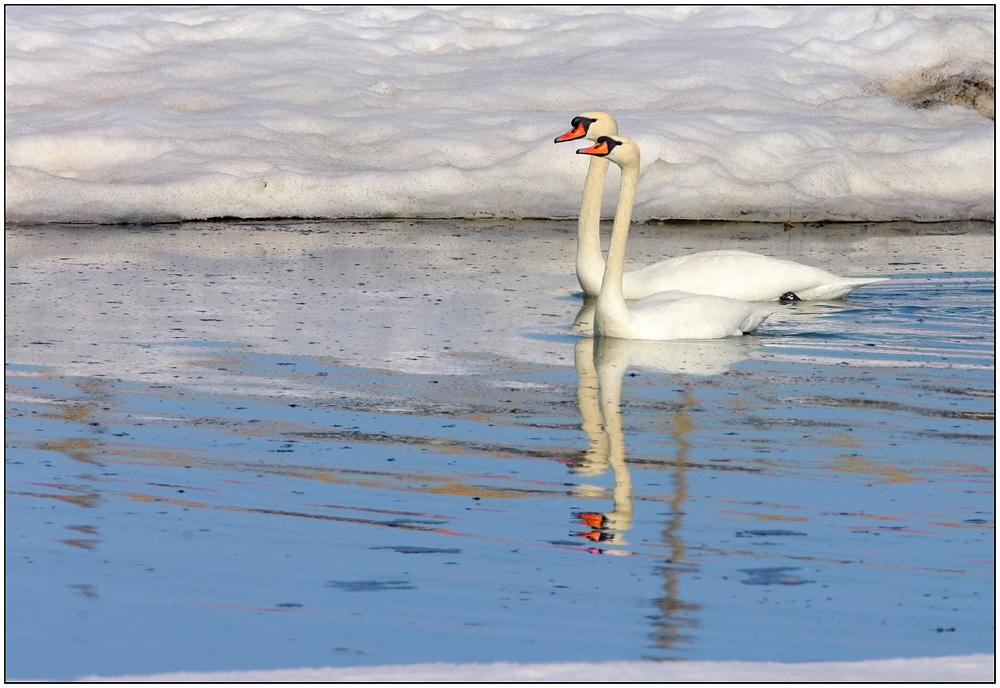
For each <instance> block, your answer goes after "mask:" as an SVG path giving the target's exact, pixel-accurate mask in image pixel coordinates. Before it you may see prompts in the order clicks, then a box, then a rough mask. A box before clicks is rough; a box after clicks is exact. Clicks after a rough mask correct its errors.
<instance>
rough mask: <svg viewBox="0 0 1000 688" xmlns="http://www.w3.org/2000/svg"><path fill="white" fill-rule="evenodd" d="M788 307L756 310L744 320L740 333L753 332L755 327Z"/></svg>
mask: <svg viewBox="0 0 1000 688" xmlns="http://www.w3.org/2000/svg"><path fill="white" fill-rule="evenodd" d="M786 308H789V306H775V307H770V308H758V309H757V310H755V311H754V312H753V313H751V314H750V315H749V316H748V317H747V319H746V320H744V321H743V323H742V324H741V325H740V332H741V333H743V332H753V331H754V330H756V329H757V326H758V325H760V324H761V323H762V322H764V321H765V320H767V319H768V318H770V317H771V316H772V315H774V314H775V313H778V312H779V311H783V310H785V309H786Z"/></svg>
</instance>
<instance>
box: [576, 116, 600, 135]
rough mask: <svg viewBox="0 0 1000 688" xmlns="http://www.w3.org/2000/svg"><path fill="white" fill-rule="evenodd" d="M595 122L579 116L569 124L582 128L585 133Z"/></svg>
mask: <svg viewBox="0 0 1000 688" xmlns="http://www.w3.org/2000/svg"><path fill="white" fill-rule="evenodd" d="M596 121H597V120H596V119H591V118H589V117H584V116H583V115H580V116H578V117H574V118H573V119H572V121H570V124H572V125H573V126H574V127H583V130H584V131H585V132H586V131H587V130H588V129H590V125H591V124H593V123H594V122H596Z"/></svg>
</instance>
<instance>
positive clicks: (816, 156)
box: [5, 6, 994, 221]
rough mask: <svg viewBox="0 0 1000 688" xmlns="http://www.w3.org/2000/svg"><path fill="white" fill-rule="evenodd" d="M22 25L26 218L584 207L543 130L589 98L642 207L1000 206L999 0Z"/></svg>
mask: <svg viewBox="0 0 1000 688" xmlns="http://www.w3.org/2000/svg"><path fill="white" fill-rule="evenodd" d="M5 23H6V41H5V43H6V91H5V93H6V114H7V119H6V150H5V155H6V165H5V182H6V213H7V219H8V220H16V221H59V220H64V221H151V220H169V219H199V218H209V217H226V216H233V217H244V218H261V217H372V216H379V217H387V216H388V217H392V216H397V217H401V216H407V217H463V218H475V217H552V218H559V217H574V216H575V213H576V208H577V203H578V197H579V190H580V188H581V185H582V178H583V175H584V170H585V169H586V165H587V162H588V161H587V160H585V159H583V156H577V155H575V154H574V148H575V146H574V145H573V144H563V145H560V146H554V145H553V143H552V138H553V137H554V136H555V135H557V134H559V133H562V131H565V129H566V128H567V127H568V124H569V120H570V118H571V117H572V116H573V115H575V114H577V113H579V112H581V111H584V110H593V109H602V110H607V111H610V112H613V113H614V114H615V115H616V116H617V118H618V120H619V124H620V126H621V131H622V133H623V134H626V135H628V136H631V137H632V138H634V139H635V140H636V141H637V142H638V143H639V144H640V146H641V147H642V150H643V174H642V179H641V182H640V192H639V197H638V199H637V200H638V202H637V206H636V212H635V215H634V217H635V219H637V220H639V221H642V220H646V219H649V218H662V219H667V218H680V219H707V218H715V219H758V220H786V219H791V220H818V219H836V220H852V219H853V220H857V219H863V220H889V219H916V220H944V219H992V218H993V212H994V211H993V197H994V182H993V165H994V123H993V121H992V117H993V94H994V86H993V83H994V82H993V71H994V49H993V45H994V29H993V25H994V9H993V7H992V6H981V7H973V8H960V7H916V8H889V7H793V8H779V7H757V8H741V7H697V8H677V7H632V8H617V7H616V8H607V7H594V6H591V7H580V6H567V7H544V8H543V7H513V8H512V7H500V8H490V7H456V8H449V9H432V8H427V7H416V6H403V7H362V6H340V7H328V8H293V7H242V8H224V7H48V8H43V7H25V6H22V7H8V8H7V9H6V11H5ZM614 176H615V174H614V173H613V175H612V178H614ZM609 186H613V184H609ZM605 212H606V213H607V214H609V215H610V214H611V213H612V212H613V194H612V192H611V191H609V194H608V197H607V205H606V206H605Z"/></svg>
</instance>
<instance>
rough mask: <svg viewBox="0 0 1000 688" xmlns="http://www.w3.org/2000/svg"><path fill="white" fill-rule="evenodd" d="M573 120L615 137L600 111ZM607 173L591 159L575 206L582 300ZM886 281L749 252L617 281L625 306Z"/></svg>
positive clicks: (819, 296) (589, 290) (600, 267)
mask: <svg viewBox="0 0 1000 688" xmlns="http://www.w3.org/2000/svg"><path fill="white" fill-rule="evenodd" d="M579 117H581V118H585V119H586V120H592V121H591V122H590V124H589V126H587V127H585V128H584V130H583V131H584V135H585V136H586V138H588V139H590V140H592V141H597V139H599V138H600V137H601V136H614V135H616V134H617V133H618V123H617V121H615V118H614V117H612V116H611V115H609V114H608V113H606V112H596V111H595V112H584V113H582V114H581V115H579ZM574 121H576V120H574ZM564 136H565V135H564ZM560 138H563V137H560ZM563 140H569V139H563ZM607 173H608V166H607V162H606V161H605V160H604V159H602V158H599V157H594V158H592V159H591V161H590V167H589V169H588V170H587V179H586V182H585V183H584V187H583V199H582V201H581V204H580V218H579V220H578V225H577V255H576V275H577V279H578V280H579V282H580V287H581V288H582V289H583V293H584V294H585V295H587V296H597V294H599V293H600V291H601V280H602V279H603V275H604V258H603V256H602V255H601V242H600V223H601V196H602V195H603V192H604V183H605V180H606V177H607ZM886 279H887V278H884V277H877V278H871V277H840V276H838V275H835V274H833V273H832V272H827V271H826V270H821V269H819V268H815V267H812V266H809V265H803V264H802V263H796V262H794V261H791V260H783V259H780V258H771V257H769V256H764V255H761V254H759V253H750V252H749V251H729V250H720V251H703V252H701V253H694V254H691V255H688V256H680V257H678V258H670V259H668V260H664V261H662V262H659V263H655V264H653V265H650V266H647V267H645V268H642V269H640V270H635V271H632V272H627V273H625V274H624V276H623V283H622V288H623V293H624V295H625V299H626V300H628V301H632V300H634V299H641V298H643V297H645V296H649V295H650V294H656V293H658V292H662V291H668V290H672V289H678V290H682V291H688V292H691V293H693V294H710V295H714V296H727V297H729V298H733V299H742V300H744V301H775V300H777V299H779V298H780V297H781V296H783V295H784V294H786V293H787V292H792V293H794V294H795V295H796V296H798V297H799V298H800V299H802V300H805V301H815V300H827V299H839V298H842V297H844V296H845V295H847V294H848V293H850V292H851V291H854V290H855V289H857V288H858V287H861V286H864V285H866V284H872V283H874V282H884V281H886Z"/></svg>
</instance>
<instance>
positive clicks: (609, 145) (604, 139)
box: [597, 136, 622, 153]
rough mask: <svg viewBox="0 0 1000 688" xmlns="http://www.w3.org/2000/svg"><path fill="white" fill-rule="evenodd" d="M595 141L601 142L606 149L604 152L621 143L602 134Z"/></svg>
mask: <svg viewBox="0 0 1000 688" xmlns="http://www.w3.org/2000/svg"><path fill="white" fill-rule="evenodd" d="M597 142H598V143H603V144H604V145H605V146H606V147H607V150H606V151H605V153H610V152H611V151H613V150H614V149H615V146H620V145H622V142H621V141H616V140H615V139H613V138H611V137H610V136H602V137H600V138H599V139H597Z"/></svg>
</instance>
